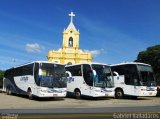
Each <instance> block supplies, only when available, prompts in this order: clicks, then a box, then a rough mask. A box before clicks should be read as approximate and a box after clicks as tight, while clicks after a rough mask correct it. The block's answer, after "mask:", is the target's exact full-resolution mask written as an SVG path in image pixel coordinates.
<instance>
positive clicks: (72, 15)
mask: <svg viewBox="0 0 160 119" xmlns="http://www.w3.org/2000/svg"><path fill="white" fill-rule="evenodd" d="M69 16H70V17H71V22H73V17H74V16H75V14H74V13H73V12H71V13H70V14H69Z"/></svg>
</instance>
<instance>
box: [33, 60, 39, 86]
mask: <svg viewBox="0 0 160 119" xmlns="http://www.w3.org/2000/svg"><path fill="white" fill-rule="evenodd" d="M38 74H39V64H38V63H35V66H34V79H35V82H36V84H37V85H38V86H39V85H40V79H39V75H38Z"/></svg>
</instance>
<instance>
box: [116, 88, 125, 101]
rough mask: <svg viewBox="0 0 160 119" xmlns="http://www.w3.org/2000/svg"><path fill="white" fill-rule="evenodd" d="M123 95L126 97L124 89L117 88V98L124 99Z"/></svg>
mask: <svg viewBox="0 0 160 119" xmlns="http://www.w3.org/2000/svg"><path fill="white" fill-rule="evenodd" d="M123 97H124V94H123V90H121V89H117V90H116V91H115V98H116V99H123Z"/></svg>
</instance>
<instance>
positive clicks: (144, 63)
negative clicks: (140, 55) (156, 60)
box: [110, 62, 151, 66]
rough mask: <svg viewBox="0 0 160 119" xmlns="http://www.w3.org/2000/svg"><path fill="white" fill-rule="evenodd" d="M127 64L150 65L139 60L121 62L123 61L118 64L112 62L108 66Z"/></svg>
mask: <svg viewBox="0 0 160 119" xmlns="http://www.w3.org/2000/svg"><path fill="white" fill-rule="evenodd" d="M127 64H140V65H146V66H151V65H149V64H145V63H141V62H123V63H119V64H112V65H110V66H118V65H127Z"/></svg>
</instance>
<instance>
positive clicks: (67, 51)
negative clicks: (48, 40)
mask: <svg viewBox="0 0 160 119" xmlns="http://www.w3.org/2000/svg"><path fill="white" fill-rule="evenodd" d="M69 16H70V17H71V19H70V24H69V25H68V27H67V29H64V32H63V42H62V48H60V49H59V50H57V51H55V50H51V51H49V52H48V56H47V58H48V61H50V62H57V63H61V64H77V63H86V62H92V55H91V53H89V52H84V51H82V50H81V49H79V34H80V32H79V30H77V29H76V27H75V26H74V24H73V17H74V16H75V14H74V13H73V12H71V13H70V14H69Z"/></svg>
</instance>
